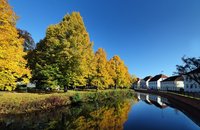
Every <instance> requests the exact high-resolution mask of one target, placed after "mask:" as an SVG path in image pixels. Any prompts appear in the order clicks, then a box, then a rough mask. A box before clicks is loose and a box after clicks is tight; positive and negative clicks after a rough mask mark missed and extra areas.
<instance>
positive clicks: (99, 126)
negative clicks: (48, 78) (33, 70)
mask: <svg viewBox="0 0 200 130" xmlns="http://www.w3.org/2000/svg"><path fill="white" fill-rule="evenodd" d="M133 103H134V101H133V100H124V101H116V102H105V103H102V104H99V103H93V104H82V105H79V106H76V107H74V106H73V107H68V108H61V109H58V110H55V111H51V112H43V113H41V112H40V113H33V114H29V115H13V116H1V117H0V129H2V130H5V129H13V130H27V129H35V130H38V129H45V130H52V129H56V130H90V129H94V130H112V129H113V130H123V124H124V123H125V121H126V120H127V118H128V112H129V111H130V108H131V106H132V104H133Z"/></svg>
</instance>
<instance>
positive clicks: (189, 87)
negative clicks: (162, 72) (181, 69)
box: [183, 67, 200, 92]
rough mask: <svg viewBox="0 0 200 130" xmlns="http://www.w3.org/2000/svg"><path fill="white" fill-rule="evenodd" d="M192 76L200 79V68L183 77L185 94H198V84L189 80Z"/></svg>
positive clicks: (199, 89) (199, 88) (199, 87)
mask: <svg viewBox="0 0 200 130" xmlns="http://www.w3.org/2000/svg"><path fill="white" fill-rule="evenodd" d="M194 75H195V76H196V77H197V78H199V79H200V67H199V68H197V69H195V70H193V71H191V72H189V73H187V74H185V75H183V78H184V91H185V92H200V84H199V83H198V82H196V81H195V80H193V79H192V78H191V76H194Z"/></svg>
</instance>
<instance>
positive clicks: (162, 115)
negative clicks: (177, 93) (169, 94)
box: [124, 101, 200, 130]
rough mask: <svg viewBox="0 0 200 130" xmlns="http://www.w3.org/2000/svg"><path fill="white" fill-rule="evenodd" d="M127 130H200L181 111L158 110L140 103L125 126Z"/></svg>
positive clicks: (134, 108)
mask: <svg viewBox="0 0 200 130" xmlns="http://www.w3.org/2000/svg"><path fill="white" fill-rule="evenodd" d="M124 129H125V130H130V129H131V130H199V129H200V128H199V126H198V125H196V124H195V123H194V122H193V121H192V120H190V118H188V117H187V116H186V115H184V114H183V113H182V112H181V111H179V110H177V109H174V108H171V107H167V108H165V109H160V108H157V107H156V106H154V105H148V104H146V103H145V102H143V101H139V102H138V103H137V104H135V105H133V106H132V108H131V110H130V112H129V116H128V120H127V121H126V123H125V124H124Z"/></svg>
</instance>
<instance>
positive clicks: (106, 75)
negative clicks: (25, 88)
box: [0, 0, 132, 91]
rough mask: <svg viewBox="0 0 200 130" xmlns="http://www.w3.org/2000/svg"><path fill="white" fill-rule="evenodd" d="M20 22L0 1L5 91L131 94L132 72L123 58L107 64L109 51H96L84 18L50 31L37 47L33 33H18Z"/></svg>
mask: <svg viewBox="0 0 200 130" xmlns="http://www.w3.org/2000/svg"><path fill="white" fill-rule="evenodd" d="M16 20H17V16H16V15H15V13H14V11H13V10H12V8H11V7H10V5H9V3H8V1H7V0H1V1H0V90H15V88H16V86H17V84H26V83H28V82H29V80H31V81H36V83H37V84H36V86H37V88H38V89H45V88H47V87H48V88H52V89H55V88H57V87H58V86H59V87H61V88H64V90H65V91H67V89H68V88H76V87H82V88H84V87H86V86H88V87H94V88H96V89H107V88H129V87H130V86H131V83H132V78H131V75H130V74H129V72H128V68H127V67H126V66H125V64H124V62H123V61H122V60H121V59H120V57H119V56H114V57H113V58H111V59H110V60H108V59H107V56H106V52H105V51H104V49H102V48H99V49H98V50H97V51H96V52H94V50H93V43H92V42H91V41H90V38H89V34H88V32H87V31H86V28H85V25H84V22H83V20H82V17H81V15H80V13H78V12H73V13H72V14H67V15H66V16H64V18H63V19H62V21H61V22H60V23H58V24H55V25H50V26H49V27H48V28H47V30H46V36H45V38H44V39H42V40H41V41H40V42H39V43H37V45H36V46H35V43H34V40H33V39H32V37H31V35H30V33H28V32H27V31H25V30H21V29H17V28H16Z"/></svg>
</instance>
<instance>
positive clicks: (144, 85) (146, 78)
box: [140, 76, 152, 89]
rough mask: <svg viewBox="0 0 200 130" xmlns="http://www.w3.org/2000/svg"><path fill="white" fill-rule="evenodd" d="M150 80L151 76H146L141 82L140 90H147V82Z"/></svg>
mask: <svg viewBox="0 0 200 130" xmlns="http://www.w3.org/2000/svg"><path fill="white" fill-rule="evenodd" d="M151 79H152V76H147V77H145V78H144V79H142V80H141V84H140V85H141V88H145V89H148V88H149V81H150V80H151Z"/></svg>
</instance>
